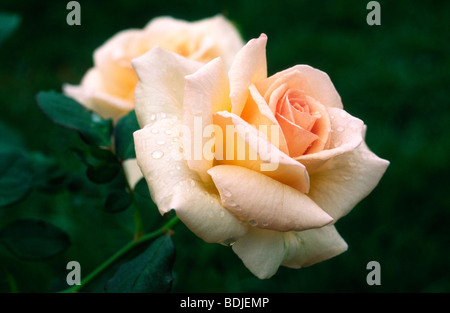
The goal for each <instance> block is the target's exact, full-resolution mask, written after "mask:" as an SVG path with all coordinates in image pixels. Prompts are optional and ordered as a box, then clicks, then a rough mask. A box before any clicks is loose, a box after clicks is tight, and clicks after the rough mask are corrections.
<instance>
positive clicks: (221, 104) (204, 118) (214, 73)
mask: <svg viewBox="0 0 450 313" xmlns="http://www.w3.org/2000/svg"><path fill="white" fill-rule="evenodd" d="M228 93H229V85H228V79H227V76H226V74H225V71H224V67H223V61H222V60H221V59H220V58H217V59H214V60H213V61H211V62H209V63H208V64H206V65H205V66H203V67H202V68H200V69H199V70H198V71H197V72H195V73H194V74H192V75H188V76H186V86H185V91H184V100H183V122H184V124H185V125H186V126H187V127H189V129H190V130H192V131H191V132H190V133H191V136H190V137H189V138H188V139H189V141H188V142H186V145H188V144H189V145H190V154H191V155H190V157H189V158H188V160H187V162H188V165H189V168H191V169H192V170H194V171H196V172H197V173H198V174H199V175H200V177H201V178H202V179H203V180H204V181H208V180H209V178H210V176H209V175H208V174H207V173H206V171H207V170H208V169H210V168H211V167H212V164H213V158H212V156H211V157H209V158H208V156H205V155H204V154H205V152H206V151H203V148H204V147H205V144H207V143H208V141H209V140H211V138H209V137H210V136H208V134H204V131H205V128H206V127H209V126H211V125H212V124H213V114H214V113H216V112H217V111H223V110H230V109H231V102H230V99H229V97H228ZM210 150H211V149H210ZM211 154H212V152H211Z"/></svg>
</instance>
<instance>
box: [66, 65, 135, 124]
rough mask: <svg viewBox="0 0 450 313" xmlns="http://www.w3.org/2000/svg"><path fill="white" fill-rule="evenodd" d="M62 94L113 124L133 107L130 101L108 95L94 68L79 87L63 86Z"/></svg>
mask: <svg viewBox="0 0 450 313" xmlns="http://www.w3.org/2000/svg"><path fill="white" fill-rule="evenodd" d="M63 92H64V94H66V95H67V96H69V97H71V98H74V99H75V100H76V101H78V102H79V103H81V104H82V105H84V106H85V107H86V108H88V109H89V110H92V111H94V112H96V113H97V114H99V115H100V116H101V117H103V118H111V119H113V120H114V122H117V121H118V120H119V119H120V118H121V117H123V116H124V115H126V114H127V113H128V112H130V111H131V110H132V109H133V107H134V105H133V102H132V101H128V100H126V99H122V98H120V97H116V96H114V95H111V94H110V93H108V92H107V91H106V88H105V86H104V79H103V77H102V76H101V74H100V72H99V71H98V70H97V69H95V68H93V69H90V70H89V71H88V72H87V73H86V75H85V76H84V78H83V80H82V81H81V84H80V85H78V86H74V85H69V84H64V85H63Z"/></svg>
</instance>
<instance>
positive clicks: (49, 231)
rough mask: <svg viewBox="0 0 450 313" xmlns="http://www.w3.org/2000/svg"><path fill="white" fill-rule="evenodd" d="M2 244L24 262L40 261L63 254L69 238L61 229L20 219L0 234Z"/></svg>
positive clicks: (43, 222)
mask: <svg viewBox="0 0 450 313" xmlns="http://www.w3.org/2000/svg"><path fill="white" fill-rule="evenodd" d="M0 242H1V243H2V244H4V245H5V246H6V248H8V250H9V251H11V253H13V254H14V255H15V256H17V257H18V258H20V259H23V260H30V261H40V260H45V259H48V258H51V257H53V256H55V255H57V254H59V253H61V252H63V251H64V250H65V249H66V248H67V247H69V245H70V239H69V236H68V235H67V234H66V233H65V232H64V231H62V230H61V229H60V228H58V227H56V226H54V225H52V224H50V223H48V222H45V221H43V220H35V219H19V220H16V221H14V222H12V223H11V224H9V225H7V226H6V227H5V228H4V229H3V230H2V231H1V232H0Z"/></svg>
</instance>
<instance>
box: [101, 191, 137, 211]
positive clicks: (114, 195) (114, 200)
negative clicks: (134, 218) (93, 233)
mask: <svg viewBox="0 0 450 313" xmlns="http://www.w3.org/2000/svg"><path fill="white" fill-rule="evenodd" d="M132 202H133V199H132V196H131V195H130V194H129V193H128V192H126V191H125V190H123V189H117V190H113V191H111V192H110V193H109V195H108V197H107V198H106V201H105V211H106V212H108V213H118V212H122V211H125V210H126V209H128V208H129V207H130V206H131V203H132Z"/></svg>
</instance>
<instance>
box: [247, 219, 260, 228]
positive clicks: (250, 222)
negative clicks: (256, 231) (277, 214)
mask: <svg viewBox="0 0 450 313" xmlns="http://www.w3.org/2000/svg"><path fill="white" fill-rule="evenodd" d="M248 223H249V224H250V226H253V227H254V226H256V225H258V222H257V221H255V220H250V221H248Z"/></svg>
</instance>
